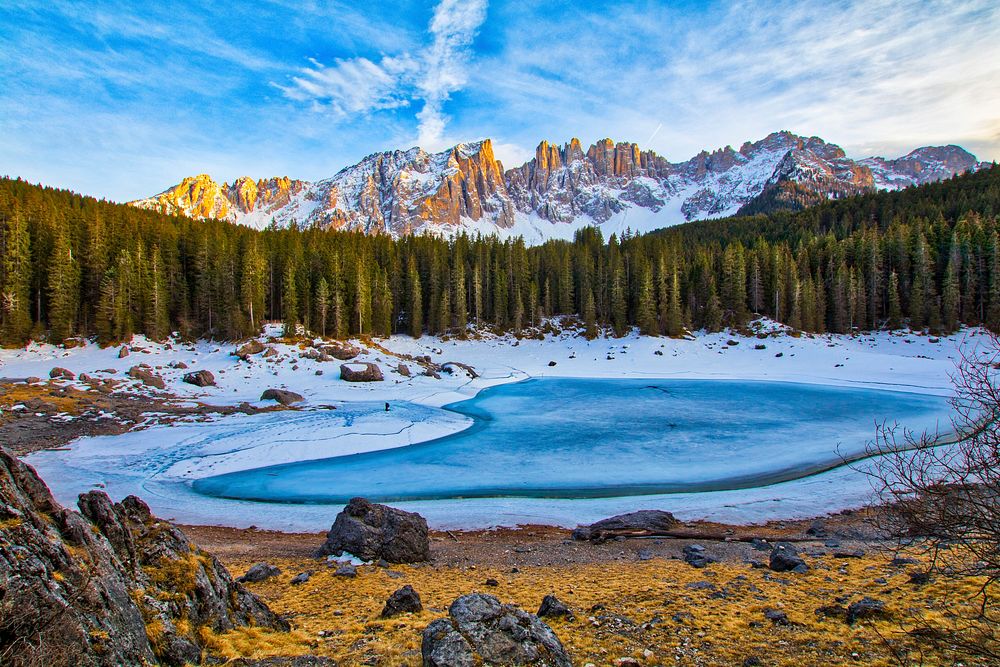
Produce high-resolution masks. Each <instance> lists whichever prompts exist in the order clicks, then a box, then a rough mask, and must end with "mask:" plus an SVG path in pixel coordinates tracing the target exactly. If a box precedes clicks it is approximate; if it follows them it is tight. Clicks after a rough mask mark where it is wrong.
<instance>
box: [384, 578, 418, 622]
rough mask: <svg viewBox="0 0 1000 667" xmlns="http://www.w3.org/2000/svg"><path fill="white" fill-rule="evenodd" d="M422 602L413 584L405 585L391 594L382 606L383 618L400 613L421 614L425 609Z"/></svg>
mask: <svg viewBox="0 0 1000 667" xmlns="http://www.w3.org/2000/svg"><path fill="white" fill-rule="evenodd" d="M423 608H424V607H423V605H422V604H420V594H419V593H417V592H416V591H415V590H413V586H409V585H407V586H403V587H402V588H400V589H397V590H396V591H395V592H393V594H392V595H390V596H389V599H388V600H386V602H385V607H383V608H382V613H381V614H380V615H379V616H380V617H381V618H391V617H392V616H398V615H399V614H419V613H420V612H421V611H423Z"/></svg>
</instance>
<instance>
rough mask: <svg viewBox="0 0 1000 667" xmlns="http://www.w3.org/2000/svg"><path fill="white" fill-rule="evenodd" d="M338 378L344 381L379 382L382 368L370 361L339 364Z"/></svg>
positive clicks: (381, 377)
mask: <svg viewBox="0 0 1000 667" xmlns="http://www.w3.org/2000/svg"><path fill="white" fill-rule="evenodd" d="M340 379H341V380H344V381H345V382H381V381H382V380H383V379H385V378H383V376H382V369H381V368H379V367H378V364H376V363H372V362H370V361H367V362H363V363H351V364H341V365H340Z"/></svg>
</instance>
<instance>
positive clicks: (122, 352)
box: [118, 345, 131, 359]
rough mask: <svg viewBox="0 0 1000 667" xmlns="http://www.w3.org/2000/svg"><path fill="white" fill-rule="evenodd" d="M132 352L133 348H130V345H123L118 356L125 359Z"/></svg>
mask: <svg viewBox="0 0 1000 667" xmlns="http://www.w3.org/2000/svg"><path fill="white" fill-rule="evenodd" d="M130 352H131V350H129V349H128V345H122V349H120V350H118V358H119V359H124V358H125V357H127V356H128V355H129V353H130Z"/></svg>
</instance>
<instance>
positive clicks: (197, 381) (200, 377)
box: [183, 371, 215, 387]
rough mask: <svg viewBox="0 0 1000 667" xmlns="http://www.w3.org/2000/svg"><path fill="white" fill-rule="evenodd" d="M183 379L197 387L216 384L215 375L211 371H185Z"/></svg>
mask: <svg viewBox="0 0 1000 667" xmlns="http://www.w3.org/2000/svg"><path fill="white" fill-rule="evenodd" d="M183 380H184V381H185V382H187V383H188V384H193V385H194V386H196V387H214V386H215V376H214V375H212V372H211V371H194V372H193V373H185V374H184V377H183Z"/></svg>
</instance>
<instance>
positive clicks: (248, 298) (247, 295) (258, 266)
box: [240, 239, 267, 332]
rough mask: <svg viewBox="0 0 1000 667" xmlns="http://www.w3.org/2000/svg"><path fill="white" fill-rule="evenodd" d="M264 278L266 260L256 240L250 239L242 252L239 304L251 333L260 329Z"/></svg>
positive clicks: (262, 313)
mask: <svg viewBox="0 0 1000 667" xmlns="http://www.w3.org/2000/svg"><path fill="white" fill-rule="evenodd" d="M266 278H267V260H266V259H265V258H264V256H263V254H262V253H261V251H260V247H259V246H258V244H257V240H256V239H252V240H250V241H249V242H248V243H247V244H246V248H245V249H244V251H243V266H242V271H241V276H240V297H241V298H240V303H241V306H242V308H243V313H244V315H245V317H246V318H247V322H248V323H249V327H250V331H251V332H256V331H257V330H258V329H259V328H260V321H261V319H262V318H263V317H264V297H265V280H266Z"/></svg>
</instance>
